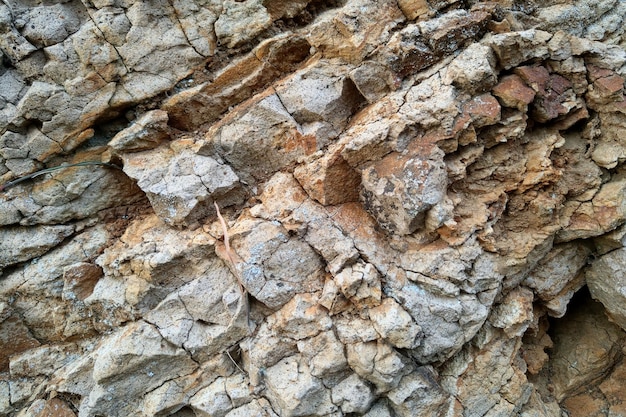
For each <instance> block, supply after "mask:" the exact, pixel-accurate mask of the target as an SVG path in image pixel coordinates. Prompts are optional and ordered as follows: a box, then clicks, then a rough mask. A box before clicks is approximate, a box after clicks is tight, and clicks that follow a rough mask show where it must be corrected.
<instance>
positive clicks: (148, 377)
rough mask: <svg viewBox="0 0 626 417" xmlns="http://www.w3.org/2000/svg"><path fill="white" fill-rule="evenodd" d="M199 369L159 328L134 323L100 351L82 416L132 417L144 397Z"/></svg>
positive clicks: (110, 340) (83, 404)
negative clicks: (166, 340)
mask: <svg viewBox="0 0 626 417" xmlns="http://www.w3.org/2000/svg"><path fill="white" fill-rule="evenodd" d="M197 367H198V364H197V363H196V362H195V361H193V360H192V359H191V358H190V356H189V354H188V353H187V352H186V351H185V350H184V349H181V348H177V347H175V346H173V345H171V344H169V343H167V342H165V341H164V340H163V338H162V337H161V335H160V333H159V332H158V331H157V329H156V328H155V327H153V326H151V325H149V324H147V323H145V322H143V321H137V322H134V323H132V324H130V325H128V326H126V327H124V328H121V329H119V330H118V331H117V332H115V333H114V334H112V335H111V336H110V337H109V338H108V339H107V340H106V341H105V343H103V344H102V345H101V346H100V347H99V348H98V350H97V352H96V355H95V362H94V366H93V379H94V382H95V385H94V387H93V389H92V390H91V392H90V393H89V396H88V398H87V399H86V400H85V401H83V402H82V403H81V407H80V413H81V414H83V413H85V414H91V415H98V414H105V415H109V416H112V417H121V416H123V415H124V416H125V415H129V414H131V413H133V412H134V411H135V410H136V409H137V408H136V407H137V406H138V405H139V404H138V402H139V401H140V400H141V398H142V396H143V395H144V394H146V393H148V392H150V391H151V390H153V389H155V388H157V387H159V386H160V385H161V384H163V382H165V381H167V380H168V379H172V378H175V377H179V376H182V375H187V374H190V373H191V372H193V371H194V370H195V369H196V368H197ZM131 375H132V376H131Z"/></svg>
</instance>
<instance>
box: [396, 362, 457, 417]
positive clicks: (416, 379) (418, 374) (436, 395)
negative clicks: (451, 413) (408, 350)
mask: <svg viewBox="0 0 626 417" xmlns="http://www.w3.org/2000/svg"><path fill="white" fill-rule="evenodd" d="M435 378H436V375H435V374H434V372H433V371H432V369H430V368H428V367H423V366H421V367H419V368H417V369H416V370H414V371H413V372H411V373H410V374H408V375H405V376H404V377H403V378H402V379H401V380H400V383H399V384H398V386H397V387H395V388H394V389H392V390H391V391H389V392H388V393H387V394H386V396H387V398H389V400H390V405H391V407H392V408H393V410H394V411H395V412H396V413H397V415H399V416H402V417H409V416H415V415H423V416H427V415H432V416H436V415H442V414H443V413H444V410H445V405H446V400H447V399H448V395H447V394H446V392H445V391H444V390H443V389H442V388H441V386H439V384H438V383H437V382H436V379H435Z"/></svg>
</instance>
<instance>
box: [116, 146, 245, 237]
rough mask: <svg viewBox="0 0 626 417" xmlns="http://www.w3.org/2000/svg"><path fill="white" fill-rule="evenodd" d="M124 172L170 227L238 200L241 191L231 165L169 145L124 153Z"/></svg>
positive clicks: (187, 223) (189, 222) (203, 215)
mask: <svg viewBox="0 0 626 417" xmlns="http://www.w3.org/2000/svg"><path fill="white" fill-rule="evenodd" d="M124 172H125V173H126V174H128V175H129V176H130V177H131V178H133V179H136V180H137V185H138V186H139V188H141V189H142V190H143V191H144V192H145V193H146V195H147V197H148V199H149V200H150V203H151V205H152V207H153V208H154V211H155V213H156V214H157V215H158V216H159V217H160V218H161V219H162V220H163V221H165V222H166V223H167V224H170V225H172V226H183V225H189V224H191V223H194V222H196V221H197V220H199V219H201V218H203V217H206V216H208V215H210V214H214V213H215V207H214V204H213V203H214V202H217V203H218V205H219V206H221V207H225V206H230V205H232V204H237V203H239V202H241V201H242V199H243V196H244V191H243V189H242V186H241V183H240V182H239V178H238V176H237V175H236V174H235V172H234V171H233V170H232V168H231V167H230V166H228V165H226V164H224V163H221V162H219V161H217V160H216V159H214V158H212V157H210V156H202V155H197V154H195V153H194V152H193V151H191V150H182V151H181V152H179V153H175V152H174V151H173V150H172V149H171V148H158V149H154V150H151V151H145V152H140V153H133V154H127V155H125V156H124Z"/></svg>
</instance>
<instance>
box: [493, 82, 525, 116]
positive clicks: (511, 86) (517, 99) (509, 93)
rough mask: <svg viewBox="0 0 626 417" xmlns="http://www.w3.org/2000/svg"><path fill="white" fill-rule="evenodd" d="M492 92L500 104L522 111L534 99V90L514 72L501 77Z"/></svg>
mask: <svg viewBox="0 0 626 417" xmlns="http://www.w3.org/2000/svg"><path fill="white" fill-rule="evenodd" d="M492 92H493V94H494V95H495V96H496V97H498V98H499V99H500V101H501V103H502V105H504V106H506V107H512V108H516V109H518V110H519V111H522V112H526V111H527V110H528V105H529V104H530V103H532V102H533V100H534V99H535V91H534V90H533V89H532V88H530V87H528V86H527V85H526V84H525V83H524V81H523V80H522V78H521V77H520V76H519V75H516V74H513V75H507V76H505V77H502V79H501V80H500V82H499V83H498V84H497V85H496V86H495V87H493V90H492Z"/></svg>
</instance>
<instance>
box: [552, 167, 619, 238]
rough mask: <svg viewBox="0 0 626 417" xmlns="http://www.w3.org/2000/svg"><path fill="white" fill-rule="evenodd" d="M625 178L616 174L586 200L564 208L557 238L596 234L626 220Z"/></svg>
mask: <svg viewBox="0 0 626 417" xmlns="http://www.w3.org/2000/svg"><path fill="white" fill-rule="evenodd" d="M625 192H626V178H625V177H624V176H622V175H617V176H616V177H615V178H613V180H612V181H610V182H608V183H606V184H604V185H602V187H601V188H600V190H599V191H598V192H597V194H596V195H595V196H594V197H593V200H591V201H590V202H583V203H577V204H576V205H575V210H573V211H572V212H569V213H568V212H567V211H566V213H565V215H566V216H567V217H566V218H565V219H564V220H565V221H564V225H563V229H562V230H560V231H559V232H558V234H557V239H558V240H559V241H561V242H567V241H570V240H573V239H579V238H586V237H593V236H599V235H602V234H604V233H606V232H610V231H611V230H613V229H615V228H616V227H618V226H619V225H621V224H622V223H624V220H626V195H625Z"/></svg>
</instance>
